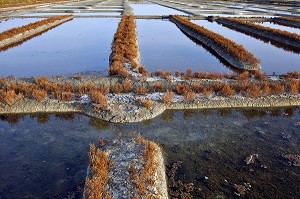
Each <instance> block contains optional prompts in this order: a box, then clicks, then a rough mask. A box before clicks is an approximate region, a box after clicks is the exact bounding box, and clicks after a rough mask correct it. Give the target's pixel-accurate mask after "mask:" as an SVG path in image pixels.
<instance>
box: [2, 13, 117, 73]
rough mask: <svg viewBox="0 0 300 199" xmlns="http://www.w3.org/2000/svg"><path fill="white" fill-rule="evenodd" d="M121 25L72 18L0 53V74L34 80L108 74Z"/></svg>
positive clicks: (92, 19) (110, 20)
mask: <svg viewBox="0 0 300 199" xmlns="http://www.w3.org/2000/svg"><path fill="white" fill-rule="evenodd" d="M118 23H119V19H97V18H86V19H73V20H72V21H70V22H67V23H64V24H62V25H60V26H58V27H56V28H54V29H52V30H50V31H48V32H46V33H44V34H42V35H40V36H38V37H34V38H33V39H31V40H29V41H27V42H25V43H23V44H21V45H19V46H16V47H13V48H10V49H8V50H6V51H2V52H0V74H1V76H8V75H15V76H16V77H31V76H40V75H41V76H51V75H52V74H53V75H64V74H70V73H71V74H72V73H77V72H82V71H103V72H106V71H107V69H108V65H109V60H108V59H109V55H110V52H111V42H112V39H113V35H114V33H115V31H116V29H117V26H118ZM0 25H1V23H0Z"/></svg>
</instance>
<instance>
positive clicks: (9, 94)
mask: <svg viewBox="0 0 300 199" xmlns="http://www.w3.org/2000/svg"><path fill="white" fill-rule="evenodd" d="M21 99H23V95H22V94H21V93H19V94H16V93H15V91H14V90H8V91H5V90H2V89H1V90H0V102H1V103H3V104H6V105H8V106H12V105H13V104H14V103H15V102H17V101H19V100H21Z"/></svg>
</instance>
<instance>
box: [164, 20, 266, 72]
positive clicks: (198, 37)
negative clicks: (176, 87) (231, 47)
mask: <svg viewBox="0 0 300 199" xmlns="http://www.w3.org/2000/svg"><path fill="white" fill-rule="evenodd" d="M170 20H171V21H172V22H173V23H175V24H176V25H177V26H178V28H179V29H181V30H182V31H183V32H184V33H186V34H187V35H189V36H191V37H192V38H194V39H196V40H197V41H199V42H201V43H203V44H204V45H205V46H207V47H208V48H209V49H211V50H212V51H214V52H215V53H216V54H218V55H219V56H220V57H222V58H223V59H224V60H225V61H226V62H228V63H229V64H230V65H231V66H232V67H235V68H237V69H241V70H257V69H259V68H260V65H259V64H257V65H255V66H253V65H250V64H249V63H245V62H241V61H239V60H238V59H237V58H235V57H234V56H233V55H232V54H230V53H228V52H226V51H225V49H223V48H222V47H221V46H219V45H217V44H216V42H215V41H213V40H212V39H210V38H208V37H206V36H205V35H203V34H199V33H198V32H196V31H193V30H192V29H191V28H190V27H188V26H186V25H184V24H182V23H180V22H178V21H177V20H174V19H173V18H172V17H171V19H170Z"/></svg>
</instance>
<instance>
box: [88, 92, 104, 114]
mask: <svg viewBox="0 0 300 199" xmlns="http://www.w3.org/2000/svg"><path fill="white" fill-rule="evenodd" d="M90 97H91V99H92V100H93V101H94V102H95V103H96V104H98V105H100V108H101V109H102V110H107V109H108V102H107V98H106V97H105V96H104V95H103V94H102V93H101V92H100V91H92V92H91V93H90Z"/></svg>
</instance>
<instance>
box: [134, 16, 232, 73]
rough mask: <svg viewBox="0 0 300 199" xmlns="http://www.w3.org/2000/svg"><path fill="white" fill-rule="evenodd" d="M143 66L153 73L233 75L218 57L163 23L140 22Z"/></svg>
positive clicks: (139, 35) (138, 21)
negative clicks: (185, 72)
mask: <svg viewBox="0 0 300 199" xmlns="http://www.w3.org/2000/svg"><path fill="white" fill-rule="evenodd" d="M136 25H137V34H138V40H139V46H140V52H141V62H142V64H143V65H145V66H146V69H147V70H148V71H149V72H154V71H156V70H160V69H162V70H170V71H172V72H174V71H175V70H178V71H186V69H187V68H190V69H192V71H194V72H195V71H201V72H216V73H232V71H231V70H230V69H229V68H227V67H225V66H224V64H223V63H221V62H220V60H219V59H217V58H216V57H215V56H214V55H212V54H211V53H210V52H208V51H207V50H206V49H205V48H203V47H202V46H201V45H198V44H196V43H195V42H193V41H192V40H191V39H189V38H188V37H187V36H186V35H184V33H182V32H181V31H180V30H179V29H178V28H177V26H176V25H175V24H173V23H172V22H170V21H162V20H136Z"/></svg>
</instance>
